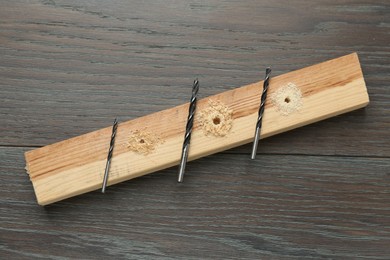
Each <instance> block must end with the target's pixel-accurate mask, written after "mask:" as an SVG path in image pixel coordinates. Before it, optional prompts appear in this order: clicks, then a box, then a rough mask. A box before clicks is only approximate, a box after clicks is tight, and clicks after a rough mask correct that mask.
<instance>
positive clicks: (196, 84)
mask: <svg viewBox="0 0 390 260" xmlns="http://www.w3.org/2000/svg"><path fill="white" fill-rule="evenodd" d="M198 91H199V81H198V79H196V80H194V84H193V85H192V96H191V100H190V107H189V109H188V119H187V125H186V133H185V135H184V142H183V149H182V153H181V160H180V169H179V177H178V179H177V181H178V182H183V176H184V170H185V168H186V164H187V158H188V150H189V148H190V142H191V133H192V126H193V124H194V116H195V109H196V100H197V98H196V96H197V95H198Z"/></svg>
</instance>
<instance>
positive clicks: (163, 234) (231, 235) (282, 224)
mask: <svg viewBox="0 0 390 260" xmlns="http://www.w3.org/2000/svg"><path fill="white" fill-rule="evenodd" d="M26 150H27V149H25V148H23V149H22V148H2V149H1V150H0V152H1V155H2V156H3V158H4V156H5V158H7V161H6V164H2V166H1V171H2V172H4V173H5V174H3V176H2V179H3V181H6V182H7V183H8V186H9V187H10V188H8V189H7V190H4V189H2V190H0V197H1V200H2V205H3V206H2V207H3V211H5V209H7V210H6V212H5V213H6V214H2V224H1V232H0V240H1V241H5V243H3V245H2V248H1V250H0V256H1V255H2V256H6V255H12V256H14V257H15V258H24V257H26V256H29V257H36V258H45V257H46V258H51V259H53V258H60V257H66V258H80V257H83V258H97V259H100V258H103V256H104V257H105V258H109V257H112V258H123V259H124V258H130V259H135V258H138V257H139V258H145V259H150V258H177V257H179V258H186V259H197V258H206V259H221V258H228V259H230V258H235V259H258V258H278V259H279V258H286V259H305V258H340V259H341V258H342V259H357V258H360V257H361V258H368V259H371V258H372V259H374V258H375V259H385V258H386V257H387V256H388V255H389V254H390V248H389V247H388V244H389V242H390V237H389V234H390V227H389V225H388V224H389V221H390V208H389V207H388V205H389V203H390V190H389V176H388V174H386V173H385V172H386V171H387V170H388V169H389V168H390V160H389V159H388V158H364V157H332V156H314V155H313V156H296V155H262V156H259V157H258V158H257V159H256V160H248V154H247V153H245V154H226V153H220V154H216V155H212V156H209V157H205V158H202V159H199V160H196V161H194V162H191V174H187V175H186V180H185V182H184V183H183V184H184V185H178V184H177V183H176V175H177V169H176V168H170V169H168V170H163V171H160V172H159V173H156V174H151V175H146V176H143V177H140V178H137V179H134V180H132V181H129V182H125V183H121V184H118V185H115V186H114V187H112V188H111V189H110V190H109V193H107V194H101V193H100V192H99V191H96V192H91V193H88V194H85V195H83V196H77V197H73V198H70V199H68V200H65V201H63V202H60V203H55V204H52V205H50V206H47V207H40V206H37V205H36V202H35V201H34V199H32V197H33V196H34V193H33V191H32V190H31V184H30V182H29V180H28V179H27V178H26V177H25V176H24V175H23V174H21V172H20V169H19V168H17V167H14V166H13V165H23V162H24V158H23V152H24V151H26ZM27 220H28V221H27ZM43 244H45V246H44V245H43ZM46 244H48V245H50V246H46Z"/></svg>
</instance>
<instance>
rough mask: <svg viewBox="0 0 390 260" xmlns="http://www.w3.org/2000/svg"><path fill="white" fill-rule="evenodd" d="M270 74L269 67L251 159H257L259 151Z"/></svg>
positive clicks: (266, 72) (266, 73)
mask: <svg viewBox="0 0 390 260" xmlns="http://www.w3.org/2000/svg"><path fill="white" fill-rule="evenodd" d="M270 74H271V69H270V68H267V69H266V70H265V78H264V83H263V93H262V94H261V102H260V108H259V116H258V118H257V123H256V131H255V137H254V141H253V147H252V155H251V159H255V157H256V153H257V146H258V144H259V139H260V131H261V124H262V120H263V115H264V107H265V100H266V98H267V91H268V86H269V76H270Z"/></svg>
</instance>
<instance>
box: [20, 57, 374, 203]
mask: <svg viewBox="0 0 390 260" xmlns="http://www.w3.org/2000/svg"><path fill="white" fill-rule="evenodd" d="M262 83H263V82H262V81H260V82H257V83H254V84H250V85H247V86H244V87H241V88H237V89H234V90H231V91H227V92H223V93H221V94H217V95H214V96H211V97H208V98H205V99H202V100H200V101H199V102H198V109H197V116H196V118H195V125H194V130H193V135H192V141H191V148H190V154H189V160H194V159H197V158H200V157H203V156H207V155H210V154H213V153H216V152H219V151H223V150H226V149H230V148H232V147H236V146H239V145H242V144H245V143H249V142H251V141H252V139H253V133H254V126H255V123H256V118H257V110H258V106H259V99H260V94H261V91H262ZM289 83H293V84H295V85H296V86H297V87H298V88H299V90H300V91H301V93H302V100H301V102H302V105H301V107H300V109H299V110H298V111H295V112H293V113H291V114H289V115H283V114H282V113H281V112H280V109H278V104H275V103H273V102H272V97H273V95H275V93H276V92H277V91H278V90H279V89H280V88H283V87H284V86H286V85H288V84H289ZM268 95H269V98H268V99H267V103H266V110H265V114H264V119H263V129H262V138H266V137H269V136H272V135H275V134H278V133H281V132H285V131H288V130H291V129H294V128H297V127H300V126H303V125H307V124H310V123H313V122H317V121H319V120H322V119H325V118H329V117H332V116H336V115H339V114H342V113H346V112H349V111H352V110H355V109H358V108H361V107H364V106H366V105H367V104H368V102H369V99H368V94H367V89H366V86H365V83H364V79H363V75H362V72H361V69H360V64H359V61H358V57H357V54H356V53H353V54H350V55H347V56H343V57H340V58H337V59H334V60H330V61H327V62H323V63H320V64H317V65H314V66H310V67H307V68H304V69H301V70H297V71H293V72H290V73H286V74H283V75H280V76H276V77H272V78H271V82H270V87H269V93H268ZM210 100H214V101H219V102H222V103H223V104H225V105H226V106H227V107H229V109H231V110H232V115H233V124H232V128H231V130H230V131H229V132H228V133H227V135H226V136H224V137H215V136H213V135H205V134H204V131H203V129H202V126H201V124H200V122H199V114H200V113H202V111H204V109H206V108H207V107H209V101H210ZM187 113H188V103H187V104H184V105H181V106H178V107H174V108H171V109H167V110H164V111H160V112H157V113H154V114H150V115H148V116H144V117H141V118H137V119H134V120H130V121H127V122H123V123H121V124H120V125H119V127H118V133H117V138H116V146H115V150H114V156H113V158H112V165H111V169H110V177H109V185H112V184H115V183H118V182H122V181H125V180H129V179H132V178H135V177H138V176H141V175H144V174H148V173H151V172H155V171H158V170H161V169H164V168H168V167H171V166H174V165H177V164H178V162H179V159H180V153H181V146H182V142H183V135H184V130H185V124H186V118H187ZM137 130H138V131H142V132H150V133H153V134H155V135H156V136H158V137H159V138H160V139H161V140H162V141H163V143H161V144H158V145H157V146H156V147H155V150H154V151H152V152H151V153H150V154H148V155H144V154H139V153H136V152H134V151H131V150H129V148H128V147H127V142H128V140H129V138H130V137H131V136H132V133H133V132H134V131H137ZM110 131H111V127H107V128H104V129H101V130H98V131H95V132H92V133H89V134H85V135H82V136H78V137H75V138H71V139H68V140H65V141H62V142H59V143H55V144H52V145H48V146H46V147H42V148H39V149H36V150H33V151H29V152H27V153H26V154H25V157H26V164H27V166H26V168H27V170H28V172H29V174H30V178H31V181H32V183H33V186H34V190H35V194H36V196H37V200H38V203H39V204H40V205H47V204H50V203H53V202H56V201H59V200H62V199H65V198H69V197H72V196H75V195H78V194H82V193H85V192H88V191H92V190H95V189H98V188H100V187H101V183H102V177H103V172H104V166H105V160H106V156H107V150H108V145H109V140H110V134H111V133H110ZM248 156H249V155H248ZM189 170H190V167H188V171H189Z"/></svg>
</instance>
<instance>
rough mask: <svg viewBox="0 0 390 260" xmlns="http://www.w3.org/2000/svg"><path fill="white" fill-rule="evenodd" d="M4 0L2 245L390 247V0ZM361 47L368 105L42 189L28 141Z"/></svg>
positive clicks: (64, 248)
mask: <svg viewBox="0 0 390 260" xmlns="http://www.w3.org/2000/svg"><path fill="white" fill-rule="evenodd" d="M0 4H1V8H0V100H1V102H0V133H1V134H0V159H1V160H0V177H1V180H2V181H1V182H0V258H1V259H107V258H113V259H323V258H326V259H388V256H389V255H390V252H389V247H388V244H389V242H390V241H389V237H390V235H389V226H390V219H389V215H390V214H389V210H390V209H389V204H390V201H389V190H390V178H389V176H390V173H389V172H390V171H389V169H390V167H389V166H390V165H389V161H390V159H389V158H390V143H389V140H390V131H389V128H390V102H389V100H390V88H389V87H388V85H389V84H388V82H390V73H389V68H390V47H389V42H390V34H389V27H390V16H389V14H390V6H389V3H388V1H384V0H370V1H368V0H337V1H336V0H319V1H312V2H310V1H303V0H293V1H287V0H277V1H262V0H261V1H259V0H248V1H237V0H233V1H219V0H218V1H217V0H210V1H201V0H192V1H176V0H168V1H161V0H158V1H152V2H146V1H124V0H118V1H102V0H96V1H91V0H81V1H69V0H67V1H64V0H54V1H53V0H42V1H39V0H32V1H24V0H16V1H0ZM352 52H357V53H358V55H359V59H360V62H361V65H362V70H363V74H364V78H365V81H366V85H367V89H368V93H369V95H370V105H369V106H368V107H367V108H364V109H360V110H358V111H355V112H352V113H348V114H345V115H341V116H338V117H335V118H331V119H328V120H325V121H322V122H319V123H316V124H312V125H309V126H306V127H303V128H299V129H297V130H293V131H290V132H288V133H286V134H281V135H277V136H274V137H271V138H267V139H265V140H262V141H261V142H260V146H259V150H258V152H259V153H260V154H259V155H258V157H257V159H256V160H255V161H251V160H248V159H247V158H248V156H249V155H250V148H251V147H250V145H243V146H240V147H238V148H234V149H231V150H229V151H227V152H224V153H220V154H217V155H213V156H210V157H205V158H203V159H200V160H197V161H194V162H190V163H189V165H188V171H187V173H186V176H185V182H184V183H183V185H176V177H177V169H176V168H170V169H166V170H163V171H160V172H158V173H155V174H152V175H147V176H143V177H140V178H137V179H135V180H132V181H129V182H124V183H121V184H118V185H115V186H112V187H111V188H110V189H109V192H108V193H107V194H105V195H102V194H100V193H99V192H91V193H88V194H85V195H83V196H78V197H75V198H71V199H68V200H65V201H62V202H59V203H56V204H54V205H52V206H47V207H39V206H38V205H36V201H35V197H34V191H33V189H32V187H31V183H30V181H29V179H28V177H26V175H25V170H24V166H25V165H24V159H23V154H24V152H26V151H29V150H32V149H35V148H38V147H42V146H45V145H48V144H51V143H55V142H58V141H61V140H65V139H68V138H71V137H74V136H78V135H81V134H84V133H88V132H91V131H95V130H97V129H101V128H103V127H107V126H108V125H110V124H111V123H112V121H113V118H114V117H115V116H118V117H119V118H121V119H122V120H123V121H127V120H131V119H134V118H138V117H141V116H145V115H148V114H150V113H154V112H157V111H161V110H164V109H167V108H170V107H174V106H177V105H180V104H183V103H184V102H187V101H188V98H189V96H188V95H189V93H188V92H189V91H188V90H189V88H190V85H191V83H192V81H193V80H194V78H196V77H198V78H199V80H200V81H201V83H202V89H201V93H200V95H201V97H202V98H204V97H208V96H211V95H214V94H217V93H221V92H224V91H228V90H231V89H234V88H235V87H237V86H243V85H247V84H250V83H252V82H258V81H259V80H260V79H262V78H263V76H264V68H265V67H267V66H271V67H272V68H273V74H272V75H273V76H278V75H282V74H284V73H287V72H289V71H294V70H296V69H300V68H303V67H306V66H309V65H312V64H317V63H319V62H322V61H325V60H329V59H332V58H336V57H340V56H343V55H346V54H349V53H352Z"/></svg>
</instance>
